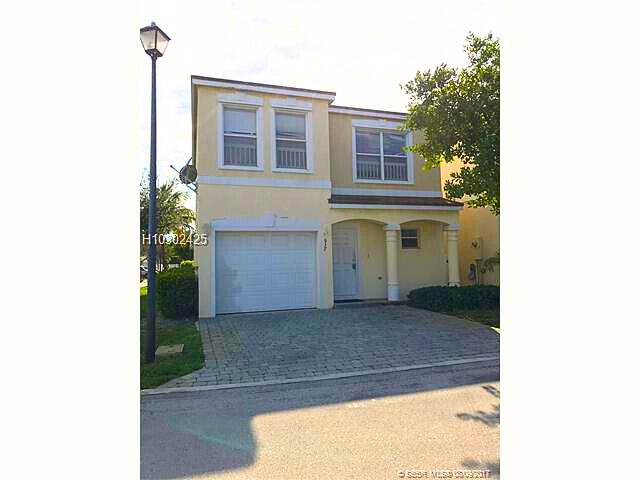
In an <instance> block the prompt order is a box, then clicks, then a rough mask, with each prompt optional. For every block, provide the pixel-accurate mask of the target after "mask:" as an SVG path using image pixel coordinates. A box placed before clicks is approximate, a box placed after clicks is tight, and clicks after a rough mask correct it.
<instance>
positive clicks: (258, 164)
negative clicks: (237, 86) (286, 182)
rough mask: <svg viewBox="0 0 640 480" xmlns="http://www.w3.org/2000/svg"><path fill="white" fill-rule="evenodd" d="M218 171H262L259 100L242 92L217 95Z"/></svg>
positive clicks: (261, 116)
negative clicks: (219, 169)
mask: <svg viewBox="0 0 640 480" xmlns="http://www.w3.org/2000/svg"><path fill="white" fill-rule="evenodd" d="M217 100H218V116H217V125H218V127H217V129H218V132H217V133H218V155H217V157H218V162H217V163H218V168H221V169H228V170H257V171H263V170H264V128H263V125H262V124H263V108H264V107H263V104H264V100H263V99H262V98H261V97H258V96H254V95H247V94H246V93H243V92H235V93H227V92H221V93H218V94H217Z"/></svg>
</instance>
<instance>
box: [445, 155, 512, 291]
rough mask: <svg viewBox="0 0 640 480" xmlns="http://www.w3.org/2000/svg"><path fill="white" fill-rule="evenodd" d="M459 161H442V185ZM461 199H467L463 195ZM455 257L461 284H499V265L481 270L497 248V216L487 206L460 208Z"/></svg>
mask: <svg viewBox="0 0 640 480" xmlns="http://www.w3.org/2000/svg"><path fill="white" fill-rule="evenodd" d="M461 166H462V162H460V161H457V162H452V163H445V164H443V165H442V167H441V168H440V173H441V176H442V186H443V188H444V182H445V181H446V180H447V179H448V178H449V176H450V175H451V173H453V172H457V171H458V170H460V167H461ZM462 200H463V201H465V200H466V199H465V198H463V199H462ZM458 236H459V240H458V258H459V265H460V284H461V285H475V284H485V285H500V265H496V266H495V267H494V268H493V270H492V271H491V270H487V271H485V272H483V271H482V268H481V267H482V264H483V262H484V261H485V260H486V259H487V258H489V257H494V256H495V255H496V252H498V250H500V216H498V215H494V214H493V213H491V210H489V208H469V207H467V206H465V207H464V208H463V209H462V210H461V211H460V231H459V234H458Z"/></svg>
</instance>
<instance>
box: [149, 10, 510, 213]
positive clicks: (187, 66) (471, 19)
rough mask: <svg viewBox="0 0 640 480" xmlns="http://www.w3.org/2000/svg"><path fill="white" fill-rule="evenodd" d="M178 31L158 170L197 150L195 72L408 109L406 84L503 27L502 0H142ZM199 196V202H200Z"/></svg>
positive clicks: (166, 64)
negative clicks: (469, 38) (470, 39)
mask: <svg viewBox="0 0 640 480" xmlns="http://www.w3.org/2000/svg"><path fill="white" fill-rule="evenodd" d="M152 21H154V22H156V23H157V24H158V26H159V27H160V28H162V29H163V31H164V32H166V34H167V35H169V37H171V42H169V46H168V47H167V51H166V52H165V55H164V57H162V58H161V59H159V60H158V67H157V85H158V91H157V99H158V107H157V108H158V175H159V177H160V179H161V180H164V179H166V178H167V177H168V176H171V175H173V173H174V172H173V171H172V170H171V169H170V168H169V165H170V164H172V165H174V166H176V167H178V168H179V166H181V165H183V164H184V163H186V161H187V160H188V159H189V157H190V156H191V139H190V136H191V117H190V115H191V106H190V83H189V77H190V75H192V74H193V75H205V76H210V77H220V78H229V79H234V80H244V81H252V82H261V83H274V84H277V85H285V86H291V87H302V88H311V89H317V90H330V91H334V92H336V100H335V102H334V104H336V105H347V106H351V107H365V108H377V109H383V110H395V111H404V110H405V109H406V105H407V97H406V96H405V95H404V94H403V93H402V91H401V90H400V88H399V84H401V83H405V82H407V81H408V80H411V78H413V76H414V74H415V72H416V71H417V70H426V69H429V68H433V67H435V66H437V65H438V64H440V63H447V64H449V65H452V66H463V65H464V63H465V55H464V51H463V45H464V41H465V36H466V35H467V33H468V32H469V31H473V32H474V33H476V34H479V35H484V34H486V33H488V32H493V33H494V34H495V35H497V36H499V35H500V29H499V19H498V2H497V0H465V1H455V0H448V1H446V0H438V1H433V0H415V1H413V0H408V1H407V0H404V1H395V2H389V1H386V2H377V1H373V0H369V1H360V0H340V1H333V0H325V1H317V0H316V1H306V0H297V1H267V0H262V1H249V0H247V1H226V0H207V1H200V0H197V1H195V0H184V1H181V2H177V1H175V0H173V1H165V0H142V2H141V10H140V26H141V27H142V26H145V25H148V24H149V23H150V22H152ZM138 47H139V48H140V102H141V124H140V167H141V169H142V168H145V167H147V168H148V164H149V102H150V63H151V62H150V60H149V57H147V55H145V54H144V52H143V50H142V48H141V47H140V46H139V45H138ZM190 203H192V202H190Z"/></svg>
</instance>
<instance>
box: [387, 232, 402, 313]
mask: <svg viewBox="0 0 640 480" xmlns="http://www.w3.org/2000/svg"><path fill="white" fill-rule="evenodd" d="M384 231H385V235H386V239H387V241H386V243H387V298H388V300H389V301H390V302H396V301H398V300H400V280H399V278H398V237H399V233H398V232H399V231H400V225H394V224H389V225H385V226H384Z"/></svg>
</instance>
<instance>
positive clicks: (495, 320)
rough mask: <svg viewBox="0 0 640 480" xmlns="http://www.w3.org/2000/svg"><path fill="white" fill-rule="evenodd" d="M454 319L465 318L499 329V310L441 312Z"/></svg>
mask: <svg viewBox="0 0 640 480" xmlns="http://www.w3.org/2000/svg"><path fill="white" fill-rule="evenodd" d="M442 313H445V314H447V315H453V316H454V317H459V318H465V319H467V320H472V321H474V322H478V323H482V324H484V325H487V326H489V327H493V328H498V329H499V328H500V308H486V309H474V310H451V311H447V312H442Z"/></svg>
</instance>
